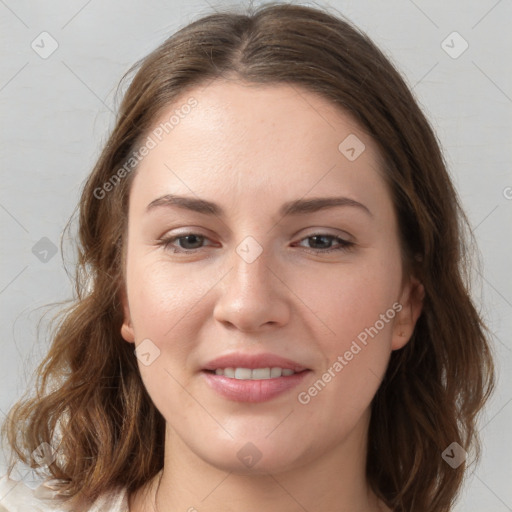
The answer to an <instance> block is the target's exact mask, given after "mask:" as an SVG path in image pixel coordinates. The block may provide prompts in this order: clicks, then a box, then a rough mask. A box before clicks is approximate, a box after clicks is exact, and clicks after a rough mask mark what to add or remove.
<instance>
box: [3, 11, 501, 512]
mask: <svg viewBox="0 0 512 512" xmlns="http://www.w3.org/2000/svg"><path fill="white" fill-rule="evenodd" d="M465 222H466V221H465V217H464V214H463V212H462V210H461V208H460V206H459V202H458V199H457V196H456V193H455V191H454V188H453V186H452V183H451V182H450V179H449V176H448V173H447V171H446V167H445V164H444V161H443V158H442V154H441V151H440V148H439V146H438V143H437V141H436V137H435V135H434V133H433V131H432V129H431V127H430V125H429V123H428V121H427V120H426V119H425V116H424V115H423V114H422V112H421V110H420V109H419V107H418V105H417V104H416V102H415V100H414V98H413V97H412V95H411V93H410V91H409V90H408V88H407V86H406V85H405V83H404V81H403V79H402V78H401V77H400V75H399V73H398V72H397V71H396V70H395V69H394V67H393V66H392V64H391V63H390V62H389V61H388V60H387V59H386V58H385V57H384V56H383V54H382V53H381V52H380V51H379V50H378V49H377V48H376V47H375V46H374V44H373V43H372V42H371V41H370V40H369V39H368V37H367V36H365V35H364V34H363V33H361V32H360V31H358V30H357V29H355V28H354V27H352V26H351V25H350V24H348V23H347V22H345V21H343V20H341V19H338V18H336V17H333V16H332V15H330V14H327V13H325V12H322V11H320V10H318V9H314V8H310V7H301V6H293V5H287V4H267V5H265V6H262V7H260V8H258V9H256V10H255V11H254V12H251V13H249V14H247V15H242V14H239V13H222V14H221V13H217V14H212V15H210V16H206V17H204V18H202V19H200V20H198V21H195V22H193V23H191V24H190V25H188V26H187V27H185V28H184V29H182V30H180V31H179V32H177V33H176V34H175V35H173V36H172V37H171V38H169V39H168V40H167V41H166V42H164V43H163V44H162V45H161V46H160V47H159V48H158V49H156V50H155V51H154V52H153V53H151V54H150V55H149V56H147V57H146V58H145V59H143V61H142V62H141V63H140V66H139V68H138V72H137V74H136V76H135V77H134V79H133V81H132V83H131V85H130V87H129V89H128V90H127V92H126V95H125V97H124V99H123V102H122V105H121V108H120V113H119V117H118V121H117V125H116V126H115V128H114V130H113V132H112V135H111V136H110V139H109V141H108V142H107V144H106V146H105V148H104V150H103V153H102V154H101V156H100V159H99V161H98V163H97V165H96V167H95V168H94V170H93V172H92V174H91V175H90V177H89V179H88V181H87V183H86V186H85V188H84V190H83V194H82V198H81V202H80V228H79V237H80V260H79V266H78V271H77V301H76V303H75V304H74V305H73V306H72V307H71V308H70V309H69V310H68V311H67V312H66V314H65V315H64V317H63V320H62V322H61V323H60V325H59V327H58V329H57V331H56V334H55V338H54V340H53V345H52V347H51V349H50V352H49V354H48V356H47V357H46V359H45V361H43V363H42V364H41V366H40V368H39V375H40V377H41V381H40V389H39V391H40V393H39V396H38V398H36V399H30V400H26V401H25V402H20V403H19V404H18V405H17V406H16V407H14V408H13V410H12V411H11V414H10V415H9V419H8V421H6V422H5V424H4V426H3V431H4V434H5V435H6V438H7V440H8V442H9V444H10V446H11V447H12V449H13V452H14V460H13V462H15V461H16V460H18V459H19V460H21V461H23V462H25V463H28V464H29V465H31V466H32V467H34V468H37V467H39V468H40V469H41V468H42V469H43V470H45V471H46V473H45V474H47V475H48V477H49V478H50V480H49V481H48V482H46V484H45V485H42V486H40V487H39V488H37V490H36V491H35V492H32V491H30V489H28V488H27V487H26V486H24V485H23V484H16V482H13V480H10V479H8V477H7V476H6V477H4V479H3V480H2V487H0V489H1V491H0V492H1V493H0V496H3V498H2V499H1V501H0V507H1V506H3V507H4V510H8V511H11V510H19V509H20V510H25V508H19V507H20V506H21V505H19V504H21V503H25V504H26V507H27V508H26V509H27V510H33V509H36V507H39V508H40V509H41V510H45V509H46V508H45V507H49V508H48V509H52V508H51V507H54V508H55V507H57V505H58V504H62V506H63V507H68V509H73V510H89V511H90V510H116V511H126V510H130V511H131V512H142V511H153V510H154V511H165V510H189V511H193V510H209V511H218V510H223V511H226V510H232V509H233V510H234V509H235V508H236V509H243V510H244V511H256V510H262V509H264V510H269V511H272V510H286V511H296V510H297V511H299V510H321V511H342V510H343V511H349V510H350V511H355V510H357V511H365V512H377V511H395V512H398V511H414V512H422V511H429V512H432V511H434V512H441V511H448V510H451V507H452V505H453V502H454V499H455V497H456V495H457V492H458V491H459V489H460V487H461V484H462V482H463V477H464V474H465V470H466V468H467V464H468V462H469V461H468V460H467V455H468V453H471V454H473V455H474V456H475V458H476V457H477V456H478V438H477V432H476V427H475V418H476V414H477V413H478V412H479V410H480V409H481V408H482V406H483V404H484V403H485V401H486V399H487V398H488V396H489V394H490V392H491V390H492V388H493V382H494V374H493V365H492V358H491V354H490V348H489V345H488V341H487V338H486V331H485V326H484V324H483V322H482V320H481V319H480V317H479V315H478V313H477V312H476V310H475V307H474V305H473V303H472V301H471V298H470V295H469V292H468V289H467V287H466V284H465V283H466V281H465V275H464V273H463V272H464V269H465V266H466V260H465V257H466V254H467V246H466V241H465V230H464V226H465V225H466V224H465ZM51 384H53V386H51ZM20 425H23V427H20ZM16 507H18V508H16ZM30 507H32V508H30Z"/></svg>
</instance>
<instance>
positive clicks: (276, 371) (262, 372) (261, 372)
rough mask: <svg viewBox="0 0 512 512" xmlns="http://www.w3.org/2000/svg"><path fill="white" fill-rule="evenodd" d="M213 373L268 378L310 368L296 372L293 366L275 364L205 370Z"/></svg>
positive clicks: (245, 377)
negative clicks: (270, 366) (259, 366)
mask: <svg viewBox="0 0 512 512" xmlns="http://www.w3.org/2000/svg"><path fill="white" fill-rule="evenodd" d="M203 371H205V372H207V373H210V374H212V375H223V376H224V377H228V378H229V379H237V380H268V379H277V378H279V377H289V376H290V375H296V374H297V373H302V372H306V371H308V370H301V371H299V372H296V371H294V370H292V369H291V368H280V367H279V366H274V367H272V368H230V367H228V368H216V369H215V370H203Z"/></svg>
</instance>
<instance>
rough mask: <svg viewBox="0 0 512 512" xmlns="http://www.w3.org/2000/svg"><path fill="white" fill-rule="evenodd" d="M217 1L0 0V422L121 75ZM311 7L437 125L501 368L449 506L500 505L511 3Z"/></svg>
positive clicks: (505, 443)
mask: <svg viewBox="0 0 512 512" xmlns="http://www.w3.org/2000/svg"><path fill="white" fill-rule="evenodd" d="M259 3H260V2H254V5H256V4H259ZM297 3H300V2H297ZM302 3H304V4H306V5H307V3H306V2H302ZM228 5H238V6H240V5H243V3H241V2H233V3H228V2H223V3H212V2H207V1H206V0H205V1H193V2H191V1H185V0H167V1H164V0H151V1H145V2H142V1H141V0H123V1H120V0H112V1H109V2H102V1H100V0H89V1H87V0H72V1H70V0H67V1H64V0H54V1H52V2H43V1H27V0H0V20H1V21H0V27H1V28H0V38H1V39H2V41H1V42H2V46H1V47H2V59H1V67H0V69H1V75H0V105H1V114H2V123H1V128H0V129H1V147H0V152H1V153H0V154H1V159H2V167H1V172H2V175H1V180H0V226H1V240H2V242H1V245H0V252H1V266H0V307H1V322H0V340H1V341H0V343H1V345H0V348H1V352H0V390H1V391H0V420H1V419H3V418H4V417H5V413H6V412H7V410H8V408H9V407H10V406H11V405H12V404H13V403H14V402H15V401H16V400H17V399H18V398H19V397H20V396H21V394H22V393H23V391H24V390H25V388H26V386H27V385H31V383H32V382H33V381H32V380H31V379H32V376H31V375H32V371H33V370H34V368H35V366H36V364H37V363H38V362H39V361H40V359H41V358H42V356H43V354H44V353H45V350H46V349H47V347H48V343H49V339H48V337H47V336H46V335H45V331H44V328H42V329H41V332H40V334H39V336H38V335H37V330H36V329H37V324H38V320H39V319H40V318H41V315H42V313H43V312H44V311H45V309H44V308H42V307H43V306H45V305H46V304H48V303H52V302H56V301H61V300H65V299H68V298H70V297H71V293H72V288H71V281H70V279H69V278H68V274H67V273H66V271H65V269H64V265H63V257H62V254H61V251H60V237H61V233H62V230H63V228H64V226H65V224H66V222H67V221H68V219H69V218H70V216H71V214H72V213H73V210H74V208H75V206H76V203H77V201H78V197H79V192H80V188H81V186H82V184H83V181H84V179H85V177H86V176H87V174H88V173H89V172H90V170H91V168H92V166H93V164H94V162H95V159H96V158H97V157H98V155H99V151H100V148H101V146H102V144H103V143H104V142H105V140H106V137H107V134H108V132H109V130H110V129H111V128H112V126H113V119H114V111H115V106H116V105H115V102H114V93H115V89H116V87H117V84H118V82H119V79H120V78H121V76H122V75H123V74H124V73H125V72H126V71H127V70H128V68H129V66H130V65H131V64H133V63H134V62H135V61H136V60H138V59H139V58H141V57H143V56H144V55H146V54H147V53H148V52H149V51H150V50H152V49H153V48H155V47H156V46H157V45H159V44H160V43H161V42H163V40H164V39H165V38H167V37H168V36H169V35H170V34H171V33H173V32H174V31H175V30H177V29H178V28H181V27H182V26H184V25H186V24H187V23H189V22H190V21H192V20H194V19H196V18H198V17H200V16H202V15H205V14H208V13H210V12H212V11H213V9H215V8H219V7H226V6H228ZM310 5H314V4H312V3H310ZM316 5H319V6H323V7H326V8H327V9H328V10H330V11H331V12H332V13H333V14H336V13H341V14H343V15H345V16H346V17H348V18H349V19H350V20H351V21H353V22H354V23H355V24H356V25H358V26H359V27H360V28H361V29H363V30H364V31H365V32H367V33H368V34H369V36H370V37H371V38H372V39H373V40H374V41H375V42H376V43H377V45H378V46H379V47H380V48H381V49H382V50H383V51H384V52H385V53H386V55H388V57H389V58H390V59H391V60H392V61H393V62H394V63H395V64H396V65H397V67H398V68H399V69H400V71H401V72H402V74H403V75H404V77H405V79H406V81H407V83H408V84H409V85H410V87H411V88H413V91H414V94H415V96H416V98H417V99H418V101H419V103H420V105H421V106H422V108H423V110H424V112H425V113H426V115H427V117H428V118H429V119H430V121H431V122H432V125H433V126H434V129H435V130H436V131H437V134H438V137H439V140H440V143H441V145H442V148H443V151H444V153H445V157H446V160H447V162H448V165H449V170H450V173H451V175H452V177H453V180H454V182H455V185H456V187H457V190H458V192H459V194H460V197H461V200H462V203H463V205H464V206H465V208H466V211H467V214H468V217H469V220H470V222H471V225H472V227H473V229H474V232H475V235H476V239H477V241H478V244H479V248H480V251H481V259H482V266H481V268H480V271H479V272H477V273H476V277H477V279H476V281H475V287H474V289H473V293H474V297H475V300H476V301H477V303H478V305H479V307H480V308H481V311H482V313H483V315H484V317H485V318H486V320H487V322H488V324H489V326H490V329H491V331H492V332H493V333H494V340H493V343H494V348H495V353H496V356H497V357H496V359H497V364H498V377H499V381H498V389H497V391H496V393H495V395H494V396H493V399H492V401H491V402H490V403H489V405H488V407H487V408H486V410H485V412H484V414H483V416H482V419H481V422H480V431H481V435H482V440H483V447H484V453H483V458H482V461H481V464H480V465H479V466H478V467H477V468H476V469H475V471H474V472H473V473H472V475H471V476H470V478H469V479H468V481H467V484H466V487H465V488H464V491H463V493H462V496H461V499H460V501H459V503H458V505H457V508H456V510H457V511H458V512H460V511H465V512H466V511H467V512H471V511H474V512H476V511H478V512H480V511H482V510H486V511H492V512H505V511H511V510H512V486H511V485H510V482H512V467H511V466H512V462H511V461H512V443H511V439H510V435H511V432H512V428H511V427H512V403H511V401H512V386H511V384H512V342H511V337H510V332H511V330H512V320H511V313H512V283H511V272H510V261H511V260H510V258H511V245H512V243H511V233H512V230H511V225H512V222H511V220H512V174H511V162H512V154H511V153H512V152H511V141H512V137H511V135H512V122H511V121H512V73H511V70H512V69H511V65H510V62H511V60H510V56H511V50H512V31H510V22H511V21H512V2H511V1H510V0H500V1H496V0H481V1H468V2H459V1H454V0H450V1H447V0H434V1H420V0H415V1H412V0H390V1H385V2H384V1H370V0H358V1H348V0H338V1H332V2H323V3H322V2H321V3H319V4H316ZM454 32H456V33H455V34H454ZM65 257H66V260H67V261H68V263H72V261H71V259H70V257H69V256H67V255H66V251H65ZM69 270H70V271H71V272H72V270H73V269H72V266H71V268H70V269H69ZM43 327H44V326H43ZM411 450H414V446H411ZM0 463H1V464H2V465H0V473H1V474H3V473H4V471H3V469H4V467H3V464H5V458H0Z"/></svg>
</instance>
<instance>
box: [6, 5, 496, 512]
mask: <svg viewBox="0 0 512 512" xmlns="http://www.w3.org/2000/svg"><path fill="white" fill-rule="evenodd" d="M137 69H138V72H137V73H136V75H135V77H134V78H133V80H132V83H131V85H130V87H129V88H128V90H127V92H126V94H125V96H124V98H123V101H122V103H121V105H120V111H119V114H118V119H117V123H116V126H115V128H114V130H113V132H112V134H111V136H110V138H109V140H108V142H107V144H106V145H105V147H104V149H103V152H102V154H101V156H100V158H99V161H98V162H97V164H96V166H95V168H94V170H93V172H92V173H91V175H90V176H89V178H88V180H87V182H86V184H85V187H84V190H83V193H82V197H81V201H80V215H79V222H80V225H79V237H80V244H79V261H78V266H77V272H76V294H77V298H76V301H75V302H74V303H73V305H72V306H71V307H70V308H68V309H67V310H66V311H64V312H63V316H62V319H61V321H60V322H59V324H58V326H57V329H56V332H55V336H54V339H53V344H52V346H51V349H50V351H49V353H48V355H47V356H46V358H45V359H44V360H43V362H42V363H41V365H40V367H39V368H38V371H37V375H38V381H37V390H38V393H37V396H36V397H35V398H31V399H29V400H24V401H22V400H20V401H19V402H18V404H16V406H15V407H13V409H12V410H11V411H10V414H9V417H8V421H6V422H5V423H4V425H3V429H2V430H3V433H4V435H6V436H7V439H8V442H9V445H10V447H12V450H13V452H15V454H16V457H17V458H18V459H19V460H21V461H23V462H25V463H28V464H29V465H31V466H32V467H34V462H33V461H32V460H31V453H32V451H33V450H34V449H36V448H37V447H38V446H39V445H40V444H41V443H43V442H48V443H50V444H51V443H53V445H54V446H56V447H57V446H58V454H59V457H58V458H57V460H55V461H54V462H53V463H52V464H50V465H49V470H50V473H51V475H52V476H53V478H60V479H63V480H64V481H65V485H64V486H63V490H64V491H65V492H66V493H67V495H69V496H71V497H73V496H74V497H75V498H76V497H81V498H85V499H87V500H92V499H95V498H96V497H98V496H99V495H100V494H102V493H104V492H106V491H109V490H112V489H114V488H115V487H117V486H125V487H127V488H128V489H129V490H130V491H133V490H135V489H137V488H139V487H140V486H141V485H142V484H144V483H146V482H147V481H149V480H150V479H151V478H152V477H153V476H154V475H155V474H156V473H158V471H159V470H160V469H161V468H162V467H163V456H164V428H165V421H164V419H163V417H162V415H161V414H160V413H159V411H158V410H157V409H156V407H155V406H154V404H153V403H152V401H151V399H150V397H149V395H148V394H147V392H146V390H145V387H144V385H143V382H142V380H141V377H140V374H139V371H138V366H137V363H136V358H135V356H134V353H133V345H131V344H128V343H126V342H125V341H124V340H123V339H122V337H121V335H120V327H121V324H122V321H123V314H122V308H121V303H120V294H121V293H122V290H123V286H124V281H123V258H122V253H123V247H124V235H125V231H126V224H127V207H128V197H129V190H130V183H131V181H132V179H133V175H134V172H131V173H129V174H128V176H126V177H123V179H121V180H119V183H117V184H116V185H115V186H112V187H110V188H112V190H110V191H109V192H108V193H105V194H104V196H105V197H102V198H101V199H99V198H98V196H99V194H98V190H100V189H101V188H102V187H103V185H104V184H105V183H106V182H107V181H109V180H110V179H111V177H112V176H113V175H114V174H115V173H116V171H117V170H118V169H120V168H122V167H123V165H125V164H126V162H127V160H128V159H129V158H130V156H131V155H132V154H133V151H134V150H136V149H137V148H138V147H139V144H140V141H141V140H142V139H143V137H145V136H147V133H148V130H150V129H151V127H152V125H153V123H154V122H155V120H156V119H157V118H158V116H159V114H160V113H161V112H162V111H163V109H165V108H168V106H169V105H170V104H172V103H174V102H175V101H176V99H177V98H178V96H180V97H182V96H183V94H184V92H185V91H188V90H190V89H192V88H194V87H196V86H199V85H205V84H207V83H208V82H209V81H210V80H215V79H218V78H222V77H224V76H230V77H234V79H239V80H244V81H246V82H248V83H255V84H278V83H288V84H293V85H296V86H298V87H303V88H304V90H308V91H310V92H314V93H318V94H320V95H322V96H323V97H324V98H326V99H328V100H330V101H331V102H332V103H333V104H335V105H336V106H338V107H339V108H340V109H341V110H343V112H345V113H349V114H350V115H352V116H354V118H355V119H356V120H357V121H358V123H359V124H360V126H361V127H362V128H363V129H365V130H366V131H367V132H368V133H369V134H370V135H371V136H372V137H373V139H374V140H375V141H376V143H377V144H378V146H379V148H380V151H381V154H382V157H383V167H384V169H383V171H385V176H386V179H387V180H388V183H389V185H390V190H391V193H392V196H393V201H394V204H395V208H396V212H397V216H398V222H399V226H400V233H401V243H402V245H403V249H404V266H405V268H407V269H408V271H409V272H412V273H413V274H414V275H415V276H416V277H417V278H418V279H419V280H420V281H421V282H422V283H423V285H424V287H425V303H424V308H423V313H422V315H421V316H420V318H419V320H418V322H417V325H416V328H415V331H414V333H413V336H412V338H411V340H410V341H409V343H407V344H406V345H405V347H404V348H402V349H401V350H397V351H394V352H393V353H392V355H391V359H390V363H389V367H388V369H387V373H386V375H385V377H384V380H383V382H382V384H381V386H380V388H379V390H378V392H377V394H376V396H375V397H374V400H373V402H372V415H371V423H370V428H369V444H368V456H367V478H368V481H369V483H370V485H371V486H372V489H373V490H374V492H375V493H376V494H377V496H378V497H380V498H381V499H382V500H383V501H384V502H385V503H386V504H387V505H388V506H389V507H390V508H392V509H393V510H394V511H397V512H398V511H403V512H405V511H412V510H414V511H415V512H424V511H428V512H441V511H448V510H449V509H450V508H451V506H452V504H453V502H454V499H455V497H456V496H457V493H458V492H459V490H460V487H461V484H462V481H463V476H464V474H465V470H466V469H467V464H465V463H463V464H462V465H460V466H459V467H457V468H455V469H453V468H452V467H450V465H448V464H447V463H446V462H445V461H444V460H443V458H442V456H441V454H442V452H443V450H445V449H446V448H447V447H448V446H449V445H450V444H451V443H452V442H457V443H458V444H459V445H460V446H462V447H463V448H464V450H466V451H469V450H470V449H473V450H474V453H475V460H476V459H477V458H478V455H479V443H478V436H477V430H476V415H477V413H478V412H479V411H480V409H481V408H482V406H483V404H484V402H485V401H486V400H487V398H488V396H489V394H490V392H491V391H492V389H493V386H494V370H493V362H492V357H491V351H490V346H489V344H488V341H487V333H486V328H485V326H484V324H483V322H482V319H481V318H480V316H479V314H478V312H477V311H476V310H475V307H474V305H473V302H472V300H471V297H470V294H469V278H468V275H467V274H466V268H467V267H468V265H469V262H468V259H467V255H468V249H469V247H470V245H469V242H471V241H472V240H471V238H470V236H469V234H468V233H470V232H469V230H468V229H467V225H468V223H467V220H466V218H465V216H464V213H463V212H462V210H461V208H460V204H459V201H458V198H457V195H456V192H455V190H454V188H453V186H452V183H451V181H450V178H449V175H448V173H447V170H446V165H445V163H444V160H443V156H442V154H441V150H440V148H439V144H438V142H437V140H436V136H435V134H434V132H433V130H432V128H431V127H430V125H429V122H428V121H427V119H426V118H425V116H424V114H423V113H422V112H421V110H420V108H419V107H418V105H417V103H416V101H415V99H414V97H413V96H412V94H411V92H410V90H409V89H408V87H407V85H406V84H405V82H404V80H403V79H402V78H401V76H400V74H399V73H398V71H397V70H396V69H395V68H394V66H393V65H392V64H391V63H390V61H389V60H388V59H387V58H386V57H385V56H384V55H383V53H382V52H381V51H380V50H379V49H378V48H377V47H376V46H375V45H374V44H373V43H372V42H371V40H370V39H369V38H368V37H367V36H366V35H365V34H364V33H362V32H361V31H359V30H358V29H357V28H355V27H353V26H352V25H351V24H350V23H348V22H346V21H344V20H342V19H341V18H340V17H338V16H334V15H331V14H329V13H327V12H323V11H321V10H318V9H315V8H311V7H304V6H296V5H290V4H282V3H274V2H273V3H270V4H266V5H263V6H261V7H259V8H257V9H255V10H254V11H252V10H251V11H249V12H245V13H240V12H235V11H225V12H217V13H215V14H211V15H208V16H205V17H203V18H201V19H199V20H197V21H194V22H193V23H191V24H189V25H188V26H186V27H185V28H183V29H181V30H179V31H178V32H177V33H176V34H174V35H173V36H171V37H170V38H169V39H167V40H166V41H165V42H164V43H163V44H162V45H161V46H160V47H159V48H157V49H156V50H155V51H153V52H152V53H151V54H150V55H148V56H147V57H146V58H144V59H143V60H142V61H141V62H140V63H138V64H137V65H136V66H135V67H134V68H132V70H134V71H135V70H137ZM340 142H341V141H340ZM50 385H52V386H50Z"/></svg>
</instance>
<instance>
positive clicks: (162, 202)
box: [146, 194, 373, 217]
mask: <svg viewBox="0 0 512 512" xmlns="http://www.w3.org/2000/svg"><path fill="white" fill-rule="evenodd" d="M172 206H176V207H178V208H182V209H185V210H189V211H193V212H197V213H202V214H205V215H215V216H218V217H223V216H225V211H224V209H223V208H222V207H221V206H219V205H218V204H216V203H213V202H211V201H207V200H206V199H199V198H194V197H187V196H179V195H175V194H166V195H164V196H161V197H158V198H157V199H155V200H154V201H151V203H149V204H148V206H147V207H146V211H147V212H149V211H151V210H153V209H154V208H157V207H172ZM340 206H350V207H355V208H358V209H360V210H361V211H363V212H365V213H367V214H368V215H370V216H371V217H373V214H372V212H371V211H370V210H369V209H368V207H366V206H365V205H364V204H362V203H360V202H359V201H355V200H354V199H350V198H348V197H314V198H311V199H296V200H294V201H288V202H286V203H284V204H283V205H282V206H281V208H280V209H279V215H280V216H281V217H288V216H292V215H301V214H306V213H313V212H317V211H320V210H326V209H328V208H335V207H340Z"/></svg>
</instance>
